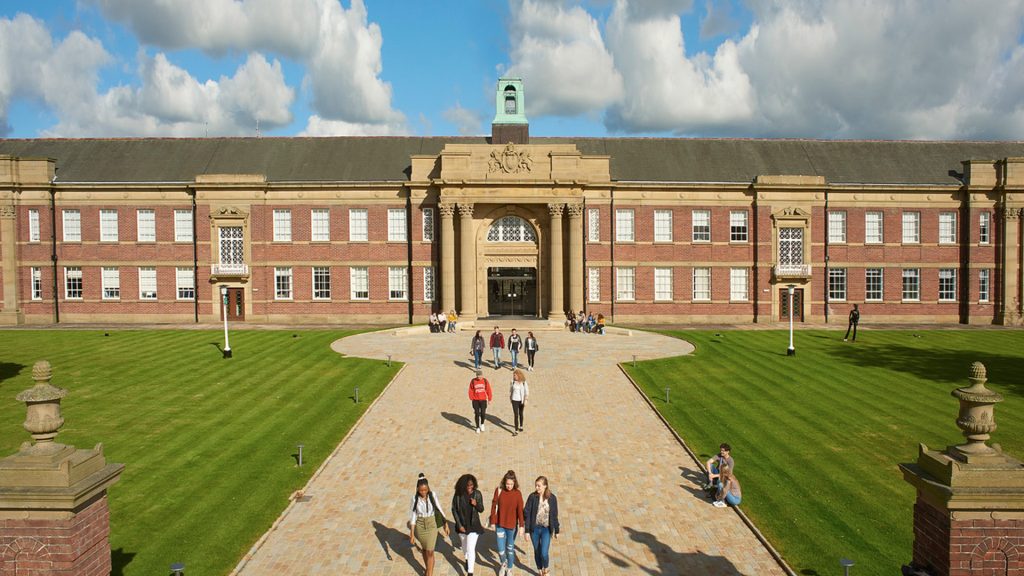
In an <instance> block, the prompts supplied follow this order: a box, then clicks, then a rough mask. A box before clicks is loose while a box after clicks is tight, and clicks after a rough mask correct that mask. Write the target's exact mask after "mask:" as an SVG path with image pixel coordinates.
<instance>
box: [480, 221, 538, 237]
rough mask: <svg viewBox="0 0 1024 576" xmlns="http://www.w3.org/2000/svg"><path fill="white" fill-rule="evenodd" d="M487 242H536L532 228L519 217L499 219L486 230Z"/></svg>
mask: <svg viewBox="0 0 1024 576" xmlns="http://www.w3.org/2000/svg"><path fill="white" fill-rule="evenodd" d="M487 241H488V242H536V241H537V235H536V234H535V233H534V232H533V226H531V225H530V223H529V222H527V221H526V220H523V219H522V218H520V217H519V216H504V217H502V218H499V219H498V220H497V221H496V222H495V223H494V224H491V227H490V228H489V229H488V230H487Z"/></svg>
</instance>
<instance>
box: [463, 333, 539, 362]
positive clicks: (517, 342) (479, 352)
mask: <svg viewBox="0 0 1024 576" xmlns="http://www.w3.org/2000/svg"><path fill="white" fill-rule="evenodd" d="M488 345H489V347H490V349H491V353H492V354H493V355H494V369H495V370H498V369H499V368H501V352H502V350H504V349H505V348H506V347H507V348H508V353H509V356H510V359H509V364H510V365H511V367H512V370H513V371H515V370H517V369H519V353H520V352H522V351H523V350H525V351H526V362H527V366H526V370H527V371H528V372H533V362H534V360H535V358H536V356H537V352H538V351H539V350H540V344H539V343H538V342H537V338H536V337H535V336H534V335H533V332H527V333H526V338H525V339H524V338H523V337H522V336H520V335H519V332H517V331H516V329H515V328H513V329H512V332H511V333H510V334H509V336H508V342H507V343H506V342H505V335H504V334H502V333H501V329H500V328H498V327H497V326H495V327H494V332H492V333H491V337H490V340H489V341H488ZM469 354H470V356H472V357H473V369H475V370H478V371H479V370H480V367H481V365H482V364H483V356H484V337H483V336H482V335H481V334H480V330H477V331H476V335H475V336H473V341H472V342H471V343H470V346H469Z"/></svg>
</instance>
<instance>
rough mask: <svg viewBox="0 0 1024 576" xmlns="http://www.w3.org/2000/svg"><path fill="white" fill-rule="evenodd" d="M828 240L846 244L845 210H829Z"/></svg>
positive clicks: (832, 242)
mask: <svg viewBox="0 0 1024 576" xmlns="http://www.w3.org/2000/svg"><path fill="white" fill-rule="evenodd" d="M828 241H829V243H830V244H846V211H845V210H829V212H828Z"/></svg>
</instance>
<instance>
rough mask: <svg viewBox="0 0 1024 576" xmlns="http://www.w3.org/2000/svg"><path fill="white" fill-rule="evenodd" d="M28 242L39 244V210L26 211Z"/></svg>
mask: <svg viewBox="0 0 1024 576" xmlns="http://www.w3.org/2000/svg"><path fill="white" fill-rule="evenodd" d="M28 241H29V242H39V210H36V209H32V210H29V211H28Z"/></svg>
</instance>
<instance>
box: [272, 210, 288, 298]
mask: <svg viewBox="0 0 1024 576" xmlns="http://www.w3.org/2000/svg"><path fill="white" fill-rule="evenodd" d="M291 241H292V211H291V210H290V209H288V208H277V209H275V210H274V242H291ZM274 292H275V293H276V292H277V290H276V289H275V290H274Z"/></svg>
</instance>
